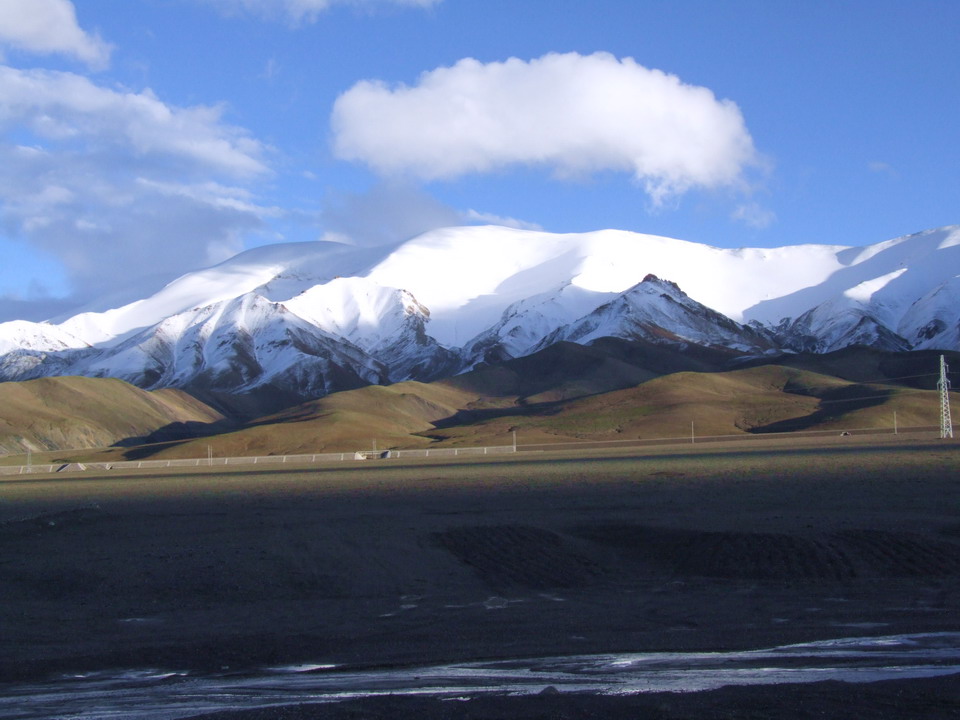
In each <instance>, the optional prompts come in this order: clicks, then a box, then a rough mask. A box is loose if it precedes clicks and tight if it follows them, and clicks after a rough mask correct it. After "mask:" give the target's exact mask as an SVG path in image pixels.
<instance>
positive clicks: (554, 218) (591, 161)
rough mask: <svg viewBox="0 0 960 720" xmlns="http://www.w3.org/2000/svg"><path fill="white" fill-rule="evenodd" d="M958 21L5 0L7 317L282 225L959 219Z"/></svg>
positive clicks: (580, 225)
mask: <svg viewBox="0 0 960 720" xmlns="http://www.w3.org/2000/svg"><path fill="white" fill-rule="evenodd" d="M957 37H960V2H956V1H955V0H845V1H844V0H829V1H828V0H802V1H798V0H72V1H71V0H0V321H5V320H12V319H25V320H44V319H53V318H62V317H65V316H67V315H70V314H72V313H74V312H77V311H78V310H84V309H104V308H107V307H115V306H117V305H118V304H120V303H122V302H127V301H130V300H133V299H135V298H139V297H143V296H144V295H146V294H147V293H149V292H152V291H155V290H157V289H159V288H160V287H162V285H163V284H165V283H166V282H169V281H170V280H172V279H174V278H175V277H177V276H179V275H181V274H183V273H185V272H188V271H190V270H194V269H197V268H200V267H205V266H209V265H212V264H215V263H217V262H221V261H223V260H225V259H227V258H229V257H231V256H232V255H234V254H236V253H238V252H241V251H243V250H244V249H248V248H251V247H256V246H259V245H264V244H268V243H276V242H301V241H314V240H327V241H334V242H343V243H349V244H353V245H359V246H372V245H385V244H390V243H396V242H399V241H402V240H405V239H408V238H410V237H413V236H415V235H417V234H419V233H421V232H425V231H428V230H431V229H434V228H437V227H444V226H450V225H464V224H487V223H495V224H504V225H511V226H516V227H527V228H532V229H543V230H546V231H549V232H587V231H591V230H600V229H605V228H618V229H624V230H631V231H636V232H640V233H650V234H655V235H665V236H669V237H675V238H680V239H684V240H690V241H694V242H700V243H706V244H709V245H714V246H718V247H775V246H781V245H793V244H802V243H828V244H838V245H865V244H872V243H876V242H880V241H883V240H887V239H891V238H895V237H899V236H901V235H905V234H909V233H913V232H919V231H922V230H927V229H932V228H936V227H941V226H944V225H951V224H956V223H958V222H960V202H958V201H960V177H958V174H960V129H958V128H960V120H958V118H960V52H958V51H957V49H958V48H957ZM638 241H640V240H638Z"/></svg>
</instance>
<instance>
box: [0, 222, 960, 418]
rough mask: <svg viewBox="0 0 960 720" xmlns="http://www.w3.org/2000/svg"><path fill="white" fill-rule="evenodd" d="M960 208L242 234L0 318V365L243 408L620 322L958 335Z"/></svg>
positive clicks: (907, 346) (802, 344)
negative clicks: (906, 220) (848, 222)
mask: <svg viewBox="0 0 960 720" xmlns="http://www.w3.org/2000/svg"><path fill="white" fill-rule="evenodd" d="M958 300H960V226H950V227H944V228H940V229H936V230H929V231H925V232H921V233H916V234H914V235H908V236H904V237H900V238H896V239H894V240H888V241H885V242H880V243H877V244H874V245H867V246H840V245H824V244H809V245H796V246H785V247H779V248H742V249H724V248H716V247H711V246H708V245H704V244H700V243H693V242H687V241H683V240H676V239H671V238H664V237H657V236H652V235H643V234H638V233H631V232H625V231H617V230H603V231H597V232H591V233H581V234H552V233H547V232H540V231H530V230H519V229H512V228H504V227H496V226H485V227H481V226H470V227H457V228H446V229H441V230H435V231H431V232H428V233H425V234H423V235H420V236H418V237H416V238H413V239H410V240H407V241H405V242H402V243H399V244H396V245H392V246H388V247H377V248H361V247H354V246H349V245H343V244H338V243H330V242H310V243H287V244H277V245H267V246H263V247H258V248H255V249H252V250H248V251H246V252H244V253H241V254H239V255H237V256H236V257H234V258H232V259H230V260H228V261H226V262H224V263H221V264H219V265H216V266H214V267H210V268H206V269H202V270H198V271H195V272H191V273H187V274H186V275H183V276H181V277H180V278H178V279H176V280H174V281H173V282H171V283H169V284H168V285H167V286H166V287H164V288H163V289H161V290H160V291H159V292H156V293H154V294H151V295H149V296H147V297H143V298H141V299H138V300H135V301H133V302H129V303H126V304H123V305H121V306H118V307H109V306H91V307H89V308H87V309H85V311H84V312H81V313H78V314H75V315H72V316H70V317H64V318H55V319H52V320H50V321H48V322H41V323H34V322H27V321H11V322H6V323H2V324H0V380H4V381H22V380H30V379H36V378H42V377H48V376H65V375H79V376H89V377H104V378H119V379H122V380H125V381H127V382H129V383H131V384H133V385H136V386H139V387H140V388H143V389H148V390H155V389H159V388H180V389H183V390H186V391H187V392H189V393H190V394H191V395H193V396H195V397H197V398H200V399H201V400H203V401H204V402H206V403H208V404H210V405H212V406H213V407H216V408H217V409H218V410H220V411H223V412H226V413H227V414H230V415H232V416H236V417H247V418H250V417H255V416H258V415H262V414H264V413H266V412H272V411H278V410H281V409H283V408H286V407H290V406H293V405H296V404H297V403H301V402H303V401H305V400H310V399H315V398H320V397H324V396H326V395H329V394H330V393H333V392H336V391H340V390H348V389H353V388H360V387H363V386H367V385H382V384H389V383H396V382H400V381H407V380H415V381H430V380H433V379H436V378H441V377H448V376H453V375H456V374H458V373H462V372H465V371H467V370H470V369H474V368H482V367H484V366H487V365H491V364H496V363H502V362H504V361H507V360H510V359H511V358H523V357H525V356H530V355H531V354H533V353H538V352H540V351H543V350H544V349H547V348H549V347H551V346H553V345H555V344H557V343H561V342H565V343H576V344H580V345H590V344H591V343H595V342H597V341H599V340H600V339H602V338H619V339H622V340H625V341H630V342H634V341H636V342H643V343H647V344H653V345H661V346H669V347H673V348H679V349H684V348H703V349H706V350H709V351H710V352H711V353H714V354H716V355H718V356H720V357H729V358H730V359H731V361H732V360H734V359H736V360H738V361H740V362H743V360H744V359H745V358H764V357H767V358H769V357H773V356H778V355H781V354H784V353H828V352H831V351H836V350H840V349H842V348H845V347H849V346H853V345H863V346H868V347H871V348H874V349H877V350H884V351H904V350H960V303H958Z"/></svg>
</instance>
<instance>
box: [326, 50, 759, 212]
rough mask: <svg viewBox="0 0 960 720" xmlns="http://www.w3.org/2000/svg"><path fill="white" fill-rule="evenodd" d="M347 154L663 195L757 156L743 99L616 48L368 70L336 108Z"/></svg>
mask: <svg viewBox="0 0 960 720" xmlns="http://www.w3.org/2000/svg"><path fill="white" fill-rule="evenodd" d="M331 122H332V127H333V146H334V152H335V153H336V155H337V156H338V157H339V158H341V159H344V160H351V161H356V162H361V163H365V164H367V165H368V166H370V167H371V168H372V169H374V170H375V171H376V172H378V173H380V174H382V175H385V176H391V175H408V176H412V177H416V178H420V179H423V180H437V179H451V178H456V177H459V176H462V175H466V174H469V173H486V172H491V171H496V170H500V169H503V168H506V167H509V166H511V165H529V166H542V167H545V168H548V169H550V170H552V171H553V172H554V173H555V174H557V175H559V176H582V175H589V174H591V173H595V172H599V171H619V172H627V173H630V174H632V175H633V177H634V178H636V180H637V181H638V182H640V183H641V184H642V185H643V187H644V188H645V190H646V191H647V192H648V193H649V195H650V197H651V198H652V199H653V201H654V202H655V203H660V202H661V201H662V200H664V199H665V198H667V197H669V196H671V195H679V194H681V193H683V192H685V191H687V190H690V189H692V188H718V187H723V186H732V185H736V184H738V183H740V182H741V181H742V175H743V173H744V171H745V168H747V167H748V166H750V165H751V164H753V163H755V162H757V153H756V150H755V149H754V145H753V141H752V139H751V137H750V134H749V133H748V131H747V129H746V126H745V124H744V120H743V116H742V115H741V113H740V110H739V108H738V107H737V106H736V105H735V104H734V103H733V102H731V101H729V100H718V99H717V98H716V97H715V96H714V94H713V93H712V92H711V91H710V90H708V89H707V88H703V87H696V86H692V85H687V84H685V83H683V82H681V81H680V79H679V78H677V77H676V76H674V75H669V74H667V73H664V72H661V71H659V70H650V69H648V68H645V67H643V66H642V65H639V64H638V63H636V62H635V61H634V60H633V59H631V58H624V59H617V58H615V57H614V56H612V55H610V54H607V53H596V54H593V55H587V56H584V55H579V54H577V53H567V54H548V55H545V56H543V57H541V58H538V59H535V60H531V61H529V62H528V61H524V60H519V59H516V58H511V59H509V60H507V61H506V62H493V63H488V64H484V63H481V62H478V61H477V60H473V59H469V58H468V59H464V60H460V61H459V62H458V63H456V64H455V65H453V66H452V67H444V68H439V69H436V70H433V71H430V72H427V73H424V74H423V75H422V76H421V77H420V78H419V81H418V83H417V84H416V85H414V86H407V85H397V86H390V85H387V84H386V83H384V82H380V81H375V80H365V81H361V82H359V83H357V84H356V85H354V86H353V87H352V88H350V89H349V90H347V91H346V92H345V93H343V94H342V95H341V96H340V97H339V98H338V99H337V101H336V103H335V104H334V108H333V113H332V118H331Z"/></svg>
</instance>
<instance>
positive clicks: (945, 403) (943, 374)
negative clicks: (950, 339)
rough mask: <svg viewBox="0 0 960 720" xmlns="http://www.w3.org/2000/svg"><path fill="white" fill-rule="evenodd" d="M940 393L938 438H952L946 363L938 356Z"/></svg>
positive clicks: (938, 387) (938, 386)
mask: <svg viewBox="0 0 960 720" xmlns="http://www.w3.org/2000/svg"><path fill="white" fill-rule="evenodd" d="M937 389H938V390H939V391H940V437H941V438H952V437H953V423H952V422H951V421H950V381H949V380H948V379H947V361H946V359H945V358H944V357H943V355H941V356H940V380H939V381H938V382H937Z"/></svg>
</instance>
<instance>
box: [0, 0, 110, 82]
mask: <svg viewBox="0 0 960 720" xmlns="http://www.w3.org/2000/svg"><path fill="white" fill-rule="evenodd" d="M3 46H9V47H14V48H17V49H19V50H26V51H27V52H31V53H37V54H43V55H46V54H51V53H56V54H61V55H67V56H69V57H73V58H75V59H77V60H80V61H81V62H83V63H85V64H87V65H88V66H90V67H92V68H94V69H103V68H104V67H106V65H107V63H108V62H109V59H110V50H111V48H110V45H108V44H107V43H105V42H103V40H101V39H100V38H99V37H98V36H97V35H91V34H89V33H87V32H84V31H83V29H81V28H80V25H79V24H78V23H77V13H76V10H75V9H74V6H73V3H72V2H70V0H3V2H2V3H0V47H3Z"/></svg>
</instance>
